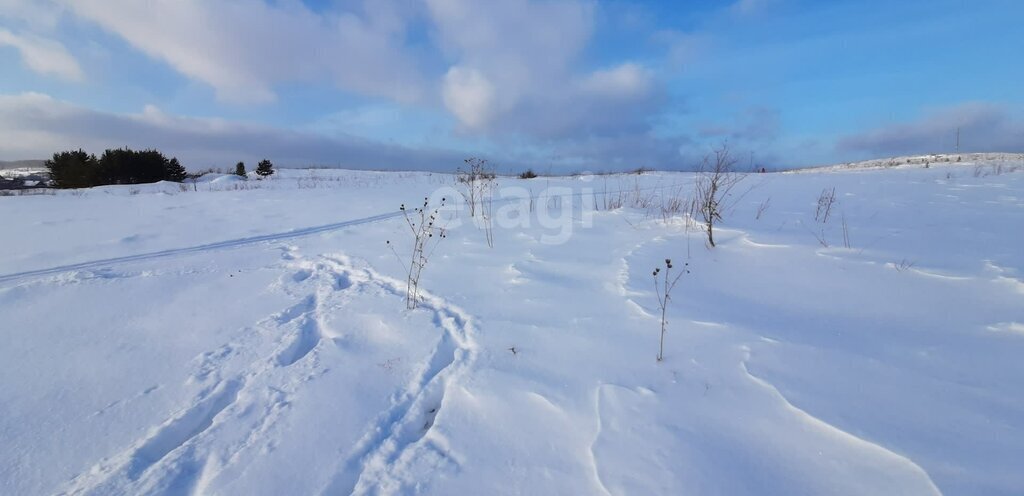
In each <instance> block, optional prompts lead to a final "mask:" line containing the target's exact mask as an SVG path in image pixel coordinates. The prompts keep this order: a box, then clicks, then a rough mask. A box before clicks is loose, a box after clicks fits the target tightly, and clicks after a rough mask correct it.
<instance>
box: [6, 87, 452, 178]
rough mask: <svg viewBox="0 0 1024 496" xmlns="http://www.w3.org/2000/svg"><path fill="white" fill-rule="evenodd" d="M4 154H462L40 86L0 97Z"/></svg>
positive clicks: (369, 160)
mask: <svg viewBox="0 0 1024 496" xmlns="http://www.w3.org/2000/svg"><path fill="white" fill-rule="evenodd" d="M0 135H3V136H5V139H4V140H3V141H2V142H0V159H19V158H41V157H49V156H50V155H51V154H52V153H54V152H56V151H59V150H66V149H72V148H79V147H81V148H84V149H85V150H86V151H89V152H93V153H100V152H102V151H103V150H104V149H106V148H117V147H121V146H129V147H134V148H157V149H160V150H162V151H164V152H166V153H167V154H169V155H174V156H177V157H179V158H180V159H182V161H183V163H185V164H186V165H187V166H189V167H191V168H203V167H210V166H219V167H226V166H228V165H231V164H234V163H235V162H237V161H238V160H244V161H247V162H251V161H254V160H259V159H262V158H270V159H272V160H273V161H274V162H275V163H277V164H279V165H284V166H312V165H318V166H328V167H346V168H368V169H401V170H407V169H419V170H444V171H447V170H451V169H452V167H453V165H452V164H458V163H460V162H461V160H462V158H464V156H463V154H462V153H457V152H453V151H448V150H439V149H422V148H420V149H413V148H407V147H403V146H399V145H391V144H383V143H378V142H373V141H370V140H365V139H361V138H356V137H352V136H344V135H342V136H332V137H327V136H323V135H319V134H315V133H304V132H295V131H287V130H282V129H277V128H272V127H267V126H259V125H252V124H246V123H239V122H232V121H225V120H222V119H197V118H186V117H177V116H172V115H168V114H166V113H164V112H162V111H160V110H159V109H158V108H156V107H153V106H147V107H146V108H145V109H143V111H142V112H141V113H138V114H113V113H106V112H97V111H94V110H90V109H86V108H83V107H79V106H76V105H72V104H70V103H67V102H63V101H60V100H56V99H54V98H51V97H49V96H47V95H43V94H39V93H25V94H21V95H13V96H0Z"/></svg>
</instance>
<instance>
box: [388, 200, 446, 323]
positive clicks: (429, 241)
mask: <svg viewBox="0 0 1024 496" xmlns="http://www.w3.org/2000/svg"><path fill="white" fill-rule="evenodd" d="M444 204H445V198H442V199H441V205H440V206H439V207H437V208H434V209H431V208H430V200H429V199H428V198H424V199H423V206H422V207H416V208H413V209H412V210H409V209H407V208H406V207H405V204H404V203H403V204H402V206H401V207H400V208H399V210H401V211H402V214H403V215H404V216H405V222H406V224H408V226H409V232H410V233H411V234H412V239H413V243H412V256H411V258H410V260H409V265H406V264H405V262H403V261H402V257H401V256H399V255H398V251H396V250H395V245H394V244H392V243H391V241H390V240H388V241H387V245H388V247H390V248H391V252H392V253H394V254H395V257H396V258H398V261H399V263H401V264H402V267H403V268H404V269H405V271H406V274H407V277H406V291H405V305H406V308H409V309H413V308H416V305H418V304H419V288H420V278H421V277H422V276H423V269H424V268H426V266H427V263H428V262H430V256H431V255H433V253H434V250H436V249H437V245H438V244H440V243H441V240H442V239H444V238H446V237H447V233H446V231H445V229H444V227H441V226H439V225H438V222H439V220H440V209H441V208H442V207H444Z"/></svg>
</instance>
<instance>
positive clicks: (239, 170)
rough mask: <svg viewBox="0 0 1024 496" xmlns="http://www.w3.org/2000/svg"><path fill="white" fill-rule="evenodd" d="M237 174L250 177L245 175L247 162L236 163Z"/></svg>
mask: <svg viewBox="0 0 1024 496" xmlns="http://www.w3.org/2000/svg"><path fill="white" fill-rule="evenodd" d="M235 175H236V176H242V177H248V176H246V175H245V162H239V163H237V164H235Z"/></svg>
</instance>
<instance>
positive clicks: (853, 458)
mask: <svg viewBox="0 0 1024 496" xmlns="http://www.w3.org/2000/svg"><path fill="white" fill-rule="evenodd" d="M1009 165H1010V164H1008V165H1007V167H1006V168H1005V169H1002V170H999V171H996V170H995V169H994V168H992V169H991V171H989V169H988V168H986V169H985V170H986V171H988V172H990V173H985V174H976V173H975V170H976V168H975V166H974V165H973V164H971V163H968V162H962V163H959V164H956V163H954V164H948V165H945V164H944V165H943V166H941V167H930V168H927V169H925V168H923V167H921V166H915V167H913V168H893V169H888V170H859V171H830V172H822V171H818V172H815V173H805V174H751V175H749V176H747V177H746V178H745V179H744V180H743V181H742V182H741V183H740V184H739V186H737V188H736V189H735V190H734V192H735V193H736V195H735V196H734V197H733V198H732V201H733V203H734V208H732V209H730V211H729V212H728V214H727V215H726V216H725V221H724V223H723V224H722V225H721V226H720V227H718V228H716V241H718V246H717V247H715V248H708V247H706V246H705V243H704V241H703V239H702V233H701V232H700V231H699V230H697V229H696V228H695V227H694V226H693V225H692V224H689V223H687V222H686V221H684V220H683V218H681V217H670V216H667V215H663V214H662V212H661V206H662V205H667V204H668V202H669V201H670V200H671V199H673V198H677V197H690V196H692V183H693V175H692V174H688V173H648V174H644V175H640V176H637V175H619V176H599V177H588V176H580V177H572V178H538V179H533V180H528V181H527V180H519V179H511V178H503V179H500V180H499V183H500V187H499V189H498V191H497V195H498V196H497V197H496V199H495V201H494V204H493V210H494V230H493V234H494V246H493V248H491V247H488V244H487V242H486V237H485V232H484V230H482V229H480V228H479V227H477V226H475V225H473V224H472V223H471V222H470V220H469V215H468V213H467V212H466V211H464V210H463V211H461V212H455V213H452V212H448V213H445V214H443V215H442V217H444V218H445V219H446V220H445V221H444V222H447V223H448V226H449V227H450V228H451V229H450V230H449V232H448V237H447V238H445V239H443V240H442V241H441V243H440V244H439V245H438V247H437V250H436V252H434V253H433V255H432V257H431V258H430V263H429V265H428V266H427V268H426V270H425V271H424V275H423V279H422V286H423V288H424V293H423V301H422V302H421V303H420V305H419V308H417V309H415V310H406V308H405V302H404V301H403V298H404V296H405V276H404V274H403V267H402V262H400V261H399V260H398V259H397V258H396V256H395V254H394V253H392V252H391V250H389V249H388V244H387V242H388V241H390V243H391V244H392V245H395V246H396V248H398V253H399V254H401V255H403V256H405V254H406V253H407V252H408V250H409V249H410V246H411V239H410V234H409V228H408V226H407V225H406V224H405V220H404V219H403V218H402V217H401V215H400V212H399V211H398V207H399V205H400V204H403V203H404V204H406V205H410V206H411V205H416V204H421V203H422V200H421V199H422V198H423V197H424V196H431V197H432V198H433V199H434V200H435V201H437V200H438V199H439V198H440V197H442V196H444V197H446V199H447V200H448V201H449V202H451V199H452V198H453V197H454V196H455V195H456V193H455V192H454V191H453V190H451V187H452V186H453V184H454V181H453V178H452V177H451V176H447V175H439V174H428V173H387V172H351V171H280V173H279V174H278V175H277V176H275V177H274V178H273V179H271V180H267V181H255V180H249V181H244V180H241V179H240V178H235V177H231V176H219V177H216V178H212V177H211V178H207V180H205V181H203V182H201V183H200V184H197V185H195V186H194V189H196V190H198V191H193V186H192V185H188V187H187V188H182V187H181V186H180V185H177V184H170V183H162V184H156V185H146V186H113V187H104V188H95V189H92V190H88V191H62V192H59V193H57V194H56V195H41V196H11V197H0V225H3V228H4V231H3V232H4V238H3V243H2V244H0V316H2V317H0V327H2V330H0V332H2V335H3V346H0V440H2V442H0V493H2V494H15V495H18V494H49V493H71V494H104V495H105V494H349V493H357V494H378V493H380V494H393V493H399V494H404V493H425V494H778V495H792V494H870V495H875V494H901V495H914V494H939V493H943V494H951V495H956V494H959V495H979V494H1006V495H1012V494H1016V495H1019V494H1022V493H1024V470H1022V469H1021V468H1022V462H1024V395H1021V391H1022V385H1024V360H1022V356H1024V249H1022V247H1024V229H1022V228H1024V170H1016V171H1011V170H1010V169H1011V168H1010V167H1009ZM985 167H989V166H988V165H986V166H985ZM832 188H835V192H836V199H837V203H836V204H835V205H834V206H833V208H832V211H831V214H830V218H829V220H828V221H827V222H821V221H820V220H819V221H816V220H815V218H814V217H815V212H816V206H817V202H818V199H819V196H820V195H821V193H822V191H823V190H831V189H832ZM513 197H521V198H530V199H521V200H516V199H515V198H513ZM618 200H622V201H623V202H624V203H625V204H626V207H625V208H622V209H617V210H612V211H608V210H605V209H604V206H605V205H606V204H608V203H615V202H617V201H618ZM595 204H596V205H598V206H599V207H601V208H600V209H599V210H598V211H593V208H592V207H593V206H594V205H595ZM820 217H821V216H819V219H820ZM844 226H846V227H845V229H844ZM844 231H845V235H844ZM846 240H848V242H847V241H846ZM847 244H848V246H846V245H847ZM666 258H671V259H672V260H673V262H674V265H675V269H674V270H676V271H678V270H679V269H680V268H681V267H683V266H684V263H685V264H688V268H689V270H690V273H689V274H687V275H685V276H684V277H683V278H682V279H681V280H680V283H679V285H678V286H677V287H676V289H675V291H674V292H673V294H672V300H671V301H670V303H669V308H668V318H669V330H668V333H667V336H666V341H665V346H666V349H665V360H664V361H663V362H661V363H658V362H656V361H655V355H656V354H657V352H658V332H659V325H660V320H659V319H660V311H659V310H658V306H657V301H656V297H655V293H654V286H653V281H652V277H651V272H652V270H653V269H654V268H655V267H657V266H659V265H663V264H664V259H666Z"/></svg>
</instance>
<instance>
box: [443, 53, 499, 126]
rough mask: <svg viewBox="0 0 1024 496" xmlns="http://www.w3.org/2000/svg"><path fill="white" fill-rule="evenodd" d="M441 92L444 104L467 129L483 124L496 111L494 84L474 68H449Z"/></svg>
mask: <svg viewBox="0 0 1024 496" xmlns="http://www.w3.org/2000/svg"><path fill="white" fill-rule="evenodd" d="M442 91H443V99H444V104H445V107H447V108H448V110H449V111H451V113H452V114H454V115H455V117H457V118H458V119H459V121H461V122H462V123H463V124H464V125H466V126H469V127H471V128H481V127H483V126H484V125H486V124H487V122H488V121H489V120H490V118H491V115H492V114H494V112H495V110H496V109H495V105H496V102H495V91H494V85H493V84H491V82H490V81H488V80H487V77H486V76H484V75H483V73H481V72H480V71H478V70H476V69H471V68H466V67H458V66H456V67H452V68H451V69H449V70H448V73H447V74H445V76H444V84H443V89H442Z"/></svg>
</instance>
